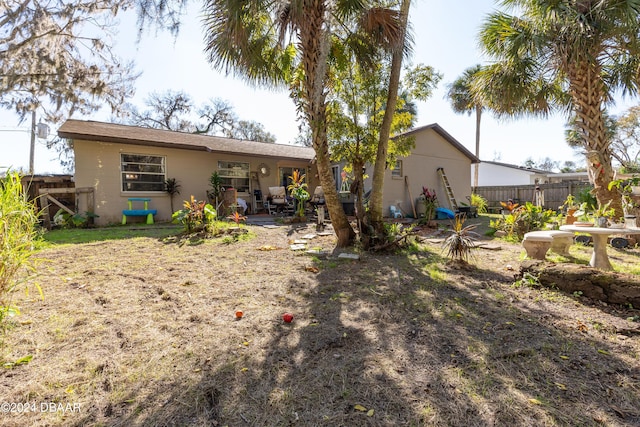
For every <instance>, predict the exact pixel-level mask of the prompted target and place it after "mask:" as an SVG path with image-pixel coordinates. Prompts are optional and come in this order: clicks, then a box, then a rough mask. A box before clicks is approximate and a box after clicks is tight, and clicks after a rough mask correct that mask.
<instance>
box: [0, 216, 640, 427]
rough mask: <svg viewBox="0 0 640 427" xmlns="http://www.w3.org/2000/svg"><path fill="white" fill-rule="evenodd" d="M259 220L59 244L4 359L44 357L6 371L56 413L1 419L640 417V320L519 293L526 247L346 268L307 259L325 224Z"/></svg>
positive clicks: (2, 391) (621, 259) (324, 244)
mask: <svg viewBox="0 0 640 427" xmlns="http://www.w3.org/2000/svg"><path fill="white" fill-rule="evenodd" d="M248 228H250V230H251V234H254V236H253V237H252V238H250V239H248V240H244V241H238V242H233V243H229V240H228V239H227V240H226V241H223V239H220V238H216V239H209V240H205V241H198V240H192V241H190V240H182V241H175V240H172V239H168V240H159V239H154V238H145V237H138V238H132V239H124V240H110V241H100V242H95V243H86V244H76V245H63V246H54V247H52V248H50V249H47V250H44V251H42V252H41V253H39V254H38V255H39V257H40V258H43V259H45V261H44V262H42V263H41V264H40V265H39V267H38V276H37V277H36V278H34V279H33V280H37V281H38V283H40V284H41V285H42V286H43V288H44V292H45V300H44V301H42V300H40V299H39V298H38V296H37V295H34V293H31V294H29V295H28V296H26V295H24V294H22V293H21V294H19V295H16V296H15V299H14V302H15V303H16V304H17V305H18V306H19V307H20V310H21V312H22V314H21V316H20V317H18V318H16V319H15V320H14V321H13V323H12V324H11V325H10V328H9V330H8V332H7V335H6V337H5V343H4V348H3V350H2V353H1V355H2V358H3V363H6V362H11V361H16V360H18V359H19V358H21V357H23V356H26V355H33V359H32V360H31V361H30V362H29V363H25V364H21V365H17V366H14V367H13V368H5V369H2V370H0V396H2V399H1V400H3V401H5V402H15V403H22V402H27V403H30V404H33V405H35V406H36V407H35V409H36V411H35V412H29V413H16V412H9V413H6V412H4V413H0V425H2V426H88V425H90V426H293V425H297V426H640V330H639V329H638V327H639V326H640V323H638V322H637V320H638V317H637V316H638V315H639V314H640V311H639V310H638V309H637V308H632V307H626V306H611V305H606V304H603V303H600V302H597V301H591V300H588V299H586V298H584V297H583V296H580V295H577V294H576V295H568V294H563V293H561V292H558V291H555V290H553V289H544V288H540V287H536V286H514V274H515V273H516V272H517V270H518V267H519V262H520V261H521V260H522V249H521V248H520V247H519V246H518V245H516V244H509V243H505V242H498V243H497V244H498V245H499V246H500V247H501V250H488V249H477V250H476V252H475V258H474V260H473V261H472V265H471V266H470V267H469V266H464V265H460V264H457V263H450V262H447V260H446V259H444V258H443V257H442V252H441V247H440V246H439V245H438V244H435V243H429V242H428V241H424V242H423V243H422V244H419V245H418V244H416V245H413V246H412V247H411V248H410V249H409V250H407V251H404V252H402V253H396V254H387V255H378V254H366V253H365V254H361V259H360V260H357V261H353V260H346V261H345V260H339V259H337V257H335V256H334V254H330V255H329V256H328V257H326V258H320V257H316V256H312V255H307V254H304V253H301V252H293V251H290V250H289V249H288V246H289V243H290V241H292V240H294V239H296V238H299V237H300V236H302V235H304V234H307V233H310V232H312V231H313V229H312V228H311V227H309V228H304V227H301V228H295V227H290V226H289V227H288V226H283V227H279V228H276V229H267V228H263V227H252V226H249V227H248ZM311 242H312V243H310V247H312V248H324V249H327V250H331V249H332V248H333V246H334V238H333V236H324V237H320V236H319V237H316V238H315V239H313V240H312V241H311ZM494 243H496V242H494ZM275 248H277V249H275ZM261 249H272V250H261ZM609 250H610V252H611V254H612V260H613V263H614V265H615V266H616V267H617V268H620V267H622V268H630V267H629V266H632V265H633V264H634V263H635V264H637V262H638V257H639V253H640V251H638V250H635V249H634V250H624V251H621V250H615V249H612V248H609ZM589 251H590V249H589V248H580V247H577V246H575V245H574V248H572V253H575V255H576V257H577V259H578V260H583V261H582V262H586V261H585V260H588V254H589ZM556 258H557V257H556ZM236 309H241V310H242V311H243V312H244V317H243V318H242V319H240V320H236V319H235V316H234V313H235V310H236ZM285 312H290V313H293V314H294V316H295V317H294V320H293V322H292V323H284V322H283V321H282V319H281V316H282V314H283V313H285ZM634 316H635V317H634ZM621 331H624V332H621ZM634 331H635V332H634ZM51 402H53V403H54V406H53V408H54V409H55V410H53V411H51V412H49V411H47V412H42V411H41V410H42V409H43V407H42V406H41V405H42V404H43V403H44V405H45V407H46V408H50V406H48V405H49V403H51ZM56 405H57V406H56ZM14 409H17V406H16V407H15V408H14ZM32 409H34V407H33V406H31V407H30V410H32ZM23 411H24V408H23Z"/></svg>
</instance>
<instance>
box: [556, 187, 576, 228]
mask: <svg viewBox="0 0 640 427" xmlns="http://www.w3.org/2000/svg"><path fill="white" fill-rule="evenodd" d="M563 208H564V209H566V210H567V218H566V223H567V225H569V224H573V223H574V222H575V220H576V216H575V215H574V214H575V212H576V211H577V210H578V206H577V205H576V198H575V197H574V195H573V194H569V195H568V196H567V198H566V199H565V201H564V203H563V204H562V206H560V209H561V210H562V209H563Z"/></svg>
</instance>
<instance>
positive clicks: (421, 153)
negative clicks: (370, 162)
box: [365, 123, 480, 216]
mask: <svg viewBox="0 0 640 427" xmlns="http://www.w3.org/2000/svg"><path fill="white" fill-rule="evenodd" d="M398 136H412V137H414V138H415V147H414V148H413V150H412V151H411V154H410V155H409V156H407V157H402V158H399V159H398V161H397V162H396V167H395V168H393V169H388V170H387V171H386V173H385V180H384V198H383V209H384V211H383V212H384V214H385V215H388V214H389V206H390V205H395V206H398V207H399V208H400V209H401V210H402V212H404V214H405V215H408V214H410V215H411V216H413V207H412V206H411V201H412V200H413V202H414V203H415V202H416V199H417V198H418V197H419V196H420V194H421V193H422V187H426V188H429V189H430V190H436V194H437V196H438V204H439V205H440V206H441V207H444V208H447V209H451V206H450V205H449V202H448V200H449V199H448V197H447V193H446V191H445V188H444V184H443V182H442V179H441V178H440V175H439V174H438V169H439V168H443V169H444V172H445V174H446V176H447V179H448V181H449V184H450V187H451V189H452V190H453V195H454V197H455V199H456V201H457V202H458V203H461V202H462V203H469V200H468V199H467V197H469V196H471V184H470V183H471V165H472V164H473V163H478V162H479V161H480V160H479V159H478V158H477V157H476V156H475V155H473V153H471V152H470V151H469V150H467V149H466V148H465V147H464V146H463V145H462V144H461V143H460V142H459V141H458V140H456V139H455V138H454V137H453V136H451V135H450V134H449V133H448V132H446V131H445V130H444V129H443V128H442V127H440V125H438V124H437V123H433V124H430V125H427V126H422V127H419V128H416V129H413V130H411V131H408V132H405V133H403V134H402V135H398ZM368 172H369V173H370V170H369V168H368ZM370 188H371V183H370V181H368V182H365V189H370ZM420 209H421V206H419V205H416V210H417V211H418V212H420Z"/></svg>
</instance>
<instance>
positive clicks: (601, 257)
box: [560, 225, 640, 270]
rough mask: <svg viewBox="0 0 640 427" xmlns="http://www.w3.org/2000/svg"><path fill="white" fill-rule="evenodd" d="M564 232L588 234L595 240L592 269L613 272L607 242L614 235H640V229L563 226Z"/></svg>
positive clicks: (590, 263)
mask: <svg viewBox="0 0 640 427" xmlns="http://www.w3.org/2000/svg"><path fill="white" fill-rule="evenodd" d="M560 230H562V231H572V232H574V233H587V234H590V235H591V237H592V238H593V253H592V254H591V261H590V262H589V265H590V266H591V267H595V268H599V269H601V270H613V267H612V266H611V263H610V262H609V256H608V255H607V240H608V237H609V236H610V235H613V234H640V228H629V227H624V228H604V227H581V226H578V225H562V226H560Z"/></svg>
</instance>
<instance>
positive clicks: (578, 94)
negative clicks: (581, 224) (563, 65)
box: [567, 61, 623, 217]
mask: <svg viewBox="0 0 640 427" xmlns="http://www.w3.org/2000/svg"><path fill="white" fill-rule="evenodd" d="M567 68H568V77H569V91H570V94H571V96H572V98H573V103H574V111H575V113H576V126H577V128H578V131H579V134H580V135H581V136H582V139H583V141H584V147H585V149H586V150H587V153H586V158H587V170H588V172H589V180H590V181H591V183H592V184H593V187H594V190H595V196H596V199H597V200H598V204H600V205H602V204H604V203H606V202H607V201H609V200H611V205H610V206H611V207H612V208H613V209H615V212H616V216H617V217H621V216H622V215H623V212H622V198H621V196H620V194H619V192H618V190H617V189H615V188H613V189H611V190H609V188H608V187H609V182H611V181H612V180H613V168H612V167H611V151H610V149H609V145H610V141H609V140H608V139H607V135H606V124H605V118H604V112H603V103H604V93H605V90H604V86H603V82H602V79H601V70H600V67H599V66H598V65H597V64H585V63H584V62H582V63H581V62H579V61H575V62H573V63H570V64H568V66H567Z"/></svg>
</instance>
